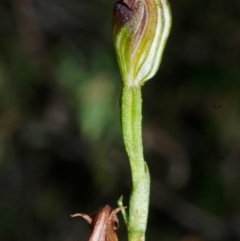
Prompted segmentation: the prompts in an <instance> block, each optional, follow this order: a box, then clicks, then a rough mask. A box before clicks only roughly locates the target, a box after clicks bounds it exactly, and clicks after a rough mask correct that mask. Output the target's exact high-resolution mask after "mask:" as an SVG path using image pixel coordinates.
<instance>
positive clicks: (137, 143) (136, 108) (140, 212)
mask: <svg viewBox="0 0 240 241" xmlns="http://www.w3.org/2000/svg"><path fill="white" fill-rule="evenodd" d="M121 111H122V131H123V139H124V144H125V147H126V150H127V154H128V157H129V160H130V166H131V172H132V185H133V187H132V193H131V196H130V205H129V206H130V207H129V218H128V225H127V228H128V239H129V241H144V240H145V232H146V226H147V218H148V206H149V190H150V176H149V172H148V168H147V165H146V163H145V161H144V157H143V146H142V96H141V86H124V87H123V91H122V107H121Z"/></svg>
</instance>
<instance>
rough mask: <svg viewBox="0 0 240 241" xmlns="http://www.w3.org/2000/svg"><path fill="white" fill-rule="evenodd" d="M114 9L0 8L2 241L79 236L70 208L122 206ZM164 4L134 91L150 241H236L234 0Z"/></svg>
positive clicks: (239, 30)
mask: <svg viewBox="0 0 240 241" xmlns="http://www.w3.org/2000/svg"><path fill="white" fill-rule="evenodd" d="M114 3H115V1H113V0H111V1H110V0H108V1H106V0H105V1H104V0H81V1H80V0H68V1H66V0H32V1H31V0H1V2H0V240H1V241H22V240H24V241H30V240H31V241H32V240H33V241H42V240H49V241H50V240H51V241H78V240H79V241H87V240H88V237H89V234H90V231H89V228H88V226H87V224H86V223H85V221H84V220H82V219H80V218H78V219H77V218H76V219H71V218H70V214H72V213H75V212H85V213H91V212H93V211H96V210H97V209H98V208H99V207H101V206H104V205H106V204H109V205H111V206H112V207H116V206H117V204H116V202H117V199H118V198H119V197H120V195H124V200H125V201H124V202H125V204H127V203H128V198H129V193H130V190H131V179H130V171H129V164H128V160H127V156H126V153H125V149H124V146H123V141H122V136H121V129H120V117H119V112H120V111H119V95H120V92H121V77H120V74H119V69H118V65H117V61H116V57H115V53H114V49H113V44H112V35H111V18H112V8H113V5H114ZM170 3H171V7H172V14H173V26H172V31H171V34H170V38H169V41H168V43H167V46H166V50H165V52H164V56H163V61H162V64H161V68H160V71H159V72H158V74H157V75H156V76H155V77H154V78H153V79H151V80H150V81H149V82H147V83H146V84H145V86H144V88H143V115H144V118H143V136H144V149H145V157H146V160H147V162H148V165H149V169H150V172H151V178H152V186H151V189H152V190H151V202H150V214H149V223H148V231H147V240H148V241H151V240H152V241H153V240H157V241H158V240H162V241H223V240H226V241H235V240H240V188H239V187H240V1H239V0H211V1H207V0H195V1H192V0H180V1H179V0H178V1H173V0H171V1H170ZM119 218H120V229H119V230H118V233H119V239H120V240H126V229H125V227H124V223H123V220H122V217H121V215H119Z"/></svg>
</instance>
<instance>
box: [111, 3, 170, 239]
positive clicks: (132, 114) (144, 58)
mask: <svg viewBox="0 0 240 241" xmlns="http://www.w3.org/2000/svg"><path fill="white" fill-rule="evenodd" d="M170 28H171V13H170V7H169V4H168V2H167V0H122V1H119V2H117V3H116V4H115V7H114V13H113V40H114V46H115V49H116V54H117V60H118V63H119V67H120V72H121V76H122V79H123V89H122V98H121V120H122V134H123V139H124V144H125V147H126V151H127V154H128V157H129V161H130V166H131V173H132V186H133V187H132V192H131V196H130V204H129V214H128V215H127V214H126V211H125V210H122V212H123V216H124V219H125V223H126V225H127V229H128V239H129V241H140V240H141V241H143V240H145V232H146V226H147V218H148V207H149V191H150V175H149V171H148V167H147V164H146V162H145V161H144V156H143V146H142V124H141V123H142V97H141V87H142V86H143V84H144V83H145V82H146V81H147V80H149V79H150V78H152V77H153V76H154V75H155V73H156V72H157V70H158V68H159V65H160V62H161V58H162V54H163V50H164V47H165V44H166V41H167V38H168V35H169V32H170ZM119 205H120V206H122V198H121V199H120V200H119Z"/></svg>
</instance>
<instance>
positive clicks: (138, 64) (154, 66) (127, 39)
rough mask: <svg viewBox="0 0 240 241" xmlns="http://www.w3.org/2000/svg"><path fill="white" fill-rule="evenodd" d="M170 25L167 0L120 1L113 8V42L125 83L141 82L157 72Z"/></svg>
mask: <svg viewBox="0 0 240 241" xmlns="http://www.w3.org/2000/svg"><path fill="white" fill-rule="evenodd" d="M170 28H171V12H170V7H169V4H168V1H167V0H121V1H118V2H117V3H116V4H115V6H114V11H113V41H114V46H115V50H116V54H117V59H118V63H119V67H120V71H121V75H122V78H123V81H124V84H126V85H131V86H138V85H142V84H143V83H144V82H146V81H147V80H148V79H150V78H152V77H153V76H154V75H155V73H156V72H157V70H158V68H159V65H160V62H161V58H162V54H163V50H164V47H165V44H166V41H167V38H168V35H169V32H170Z"/></svg>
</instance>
